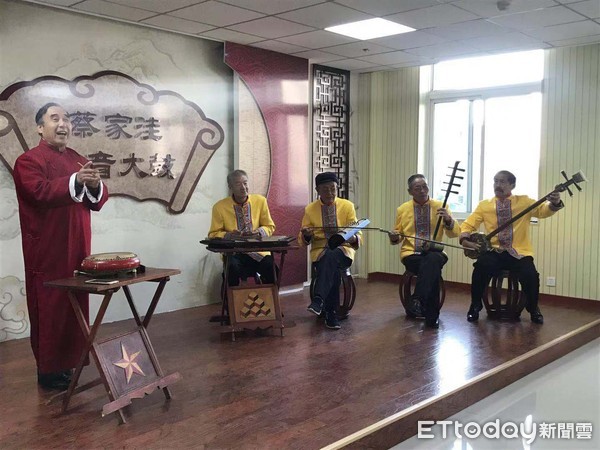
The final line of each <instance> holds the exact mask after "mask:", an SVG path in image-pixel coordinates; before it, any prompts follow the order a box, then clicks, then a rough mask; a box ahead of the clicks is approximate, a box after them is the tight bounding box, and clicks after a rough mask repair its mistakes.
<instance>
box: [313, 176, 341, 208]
mask: <svg viewBox="0 0 600 450" xmlns="http://www.w3.org/2000/svg"><path fill="white" fill-rule="evenodd" d="M337 187H338V185H337V183H336V182H335V181H329V182H328V183H323V184H320V185H318V186H317V194H319V198H320V199H321V201H322V202H323V203H325V204H326V205H331V204H332V203H333V202H335V198H336V197H337Z"/></svg>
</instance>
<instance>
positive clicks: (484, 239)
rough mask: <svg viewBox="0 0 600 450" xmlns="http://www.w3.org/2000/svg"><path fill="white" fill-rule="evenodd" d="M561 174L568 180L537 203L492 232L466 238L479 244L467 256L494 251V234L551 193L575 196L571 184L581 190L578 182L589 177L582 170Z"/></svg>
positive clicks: (538, 202)
mask: <svg viewBox="0 0 600 450" xmlns="http://www.w3.org/2000/svg"><path fill="white" fill-rule="evenodd" d="M561 175H562V176H563V177H565V179H566V180H567V181H565V182H564V183H560V184H557V185H556V186H555V187H554V189H553V190H552V192H550V193H548V194H546V195H545V196H544V197H542V198H540V199H539V200H538V201H536V202H535V203H533V204H532V205H531V206H528V207H527V208H525V209H524V210H523V211H521V212H520V213H519V214H517V215H516V216H515V217H513V218H512V219H510V220H509V221H508V222H506V223H503V224H502V225H501V226H499V227H498V228H496V229H495V230H494V231H492V232H491V233H488V234H484V233H471V235H470V236H469V237H468V238H466V239H467V240H468V241H470V242H474V243H476V244H478V245H479V249H478V250H475V249H470V250H465V256H468V257H469V258H471V259H477V258H479V257H480V256H481V255H483V254H484V253H486V252H489V251H492V250H493V248H492V242H491V239H492V238H493V237H494V236H496V235H497V234H498V233H500V232H501V231H502V230H504V229H506V228H508V227H509V226H511V225H512V224H513V223H515V222H516V221H517V220H519V219H520V218H521V217H523V216H524V215H525V214H527V213H529V211H532V210H534V209H535V208H537V207H538V206H540V205H541V204H542V203H544V202H545V201H546V199H547V198H548V196H549V195H551V194H553V193H555V192H564V191H567V192H568V193H569V195H570V196H571V197H572V196H573V192H571V190H570V189H569V186H571V185H574V186H575V187H576V188H577V190H579V191H581V187H579V184H578V183H582V182H584V181H587V178H586V177H585V175H584V174H583V172H582V171H579V172H577V173H576V174H574V175H573V176H572V177H571V179H569V178H568V177H567V174H566V173H565V172H564V171H562V172H561Z"/></svg>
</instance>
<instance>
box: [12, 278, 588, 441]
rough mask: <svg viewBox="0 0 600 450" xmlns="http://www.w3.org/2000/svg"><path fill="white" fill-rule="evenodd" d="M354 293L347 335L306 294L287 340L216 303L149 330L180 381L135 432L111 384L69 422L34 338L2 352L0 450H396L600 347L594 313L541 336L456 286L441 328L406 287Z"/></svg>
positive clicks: (564, 303)
mask: <svg viewBox="0 0 600 450" xmlns="http://www.w3.org/2000/svg"><path fill="white" fill-rule="evenodd" d="M357 290H358V296H357V300H356V304H355V307H354V309H353V310H352V313H351V316H350V318H349V319H348V320H346V321H343V322H342V329H341V330H339V331H332V330H328V329H326V328H325V326H324V324H323V322H322V321H320V320H319V319H317V318H316V317H315V316H313V315H311V314H310V313H308V312H306V306H307V305H308V288H305V289H304V290H303V291H302V292H298V293H292V294H288V295H284V296H282V298H281V299H282V310H283V312H284V314H285V317H284V320H285V323H286V329H285V336H284V337H280V336H279V333H278V332H275V333H272V334H270V333H268V332H267V333H254V332H250V333H244V334H238V335H237V340H236V342H231V339H230V334H223V333H222V331H224V330H222V329H221V327H220V326H219V325H218V324H215V323H209V318H210V317H211V316H212V315H215V314H217V313H218V312H219V311H220V306H218V305H209V306H203V307H198V308H192V309H187V310H181V311H175V312H172V313H165V314H158V315H155V316H154V318H153V320H152V323H151V324H150V326H149V329H148V331H149V334H150V338H151V339H152V342H153V344H154V348H155V350H156V352H157V354H158V357H159V359H160V363H161V366H162V368H163V370H165V371H166V372H171V371H179V372H180V373H181V375H182V377H183V379H182V380H181V381H180V382H178V383H177V384H174V385H173V386H172V388H171V392H172V393H173V395H174V398H173V400H171V401H170V402H166V401H165V398H164V396H163V395H161V394H159V393H156V394H153V395H151V396H147V397H145V398H143V399H139V400H134V401H133V404H132V405H130V406H129V407H127V408H126V409H125V415H126V417H127V420H128V423H127V424H125V425H118V422H117V418H116V417H115V416H114V415H109V416H106V417H104V418H102V417H101V414H100V413H101V410H102V405H104V404H105V403H106V402H107V397H106V393H105V391H104V389H103V388H102V387H101V386H98V387H96V388H94V389H91V390H89V391H86V392H84V393H81V394H79V395H77V396H75V397H74V399H73V401H72V404H71V407H70V409H69V411H68V412H67V413H66V414H64V415H63V414H61V413H60V405H59V404H52V405H47V404H46V403H47V400H48V399H49V398H50V397H51V396H52V395H53V394H52V393H47V392H44V391H43V390H41V389H39V388H38V387H37V384H36V373H35V362H34V360H33V355H32V353H31V349H30V347H29V340H28V339H22V340H18V341H8V342H4V343H0V398H2V410H1V421H0V423H1V426H0V444H1V447H2V448H3V449H13V448H14V449H17V448H18V449H22V448H28V449H29V448H49V447H60V448H98V447H103V448H114V447H120V448H123V447H125V448H206V449H303V450H306V449H318V448H322V447H329V448H339V447H343V446H348V447H349V448H361V449H364V448H389V447H391V446H393V445H394V444H396V443H398V442H401V441H402V440H404V439H407V438H409V437H411V436H412V435H414V434H416V429H417V428H416V427H417V424H416V423H417V420H419V419H426V420H441V419H444V418H446V417H448V416H450V415H452V414H454V413H456V412H457V411H460V410H461V409H463V408H465V407H467V406H469V405H471V404H473V403H474V402H476V401H478V400H480V399H482V398H484V397H485V396H487V395H489V394H491V393H493V392H495V391H497V390H499V389H501V388H502V387H504V386H506V385H508V384H509V383H511V382H513V381H516V380H517V379H519V378H521V377H523V376H524V375H526V374H528V373H530V372H532V371H534V370H536V369H537V368H539V367H541V366H543V365H545V364H547V363H549V362H550V361H553V360H555V359H557V358H559V357H560V356H562V355H564V354H566V353H568V352H570V351H572V350H573V349H575V348H578V347H580V346H581V345H583V344H585V343H587V342H589V341H591V340H593V339H595V338H597V337H599V336H600V302H595V301H584V300H577V299H558V298H553V299H549V300H547V299H544V300H542V301H541V304H540V306H541V310H542V312H543V314H544V317H545V320H546V323H545V324H544V325H536V324H533V323H531V322H530V321H529V317H528V314H524V315H523V319H522V321H521V322H498V321H492V320H487V319H486V317H485V313H482V315H481V319H480V320H479V322H478V323H474V324H472V323H468V322H467V321H466V311H467V308H468V304H469V296H468V293H467V292H466V291H465V290H464V289H461V288H460V287H456V286H454V287H453V286H449V287H448V291H447V296H446V303H445V305H444V308H443V310H442V315H441V321H440V322H441V323H440V328H439V329H438V330H432V329H429V328H425V327H424V323H423V322H422V321H420V320H413V319H407V318H406V317H405V315H404V312H403V309H402V307H401V305H400V301H399V298H398V285H397V284H396V283H390V282H383V281H376V282H366V281H365V280H357ZM118 295H122V294H118ZM123 300H124V299H123ZM168 301H169V292H168V287H167V290H166V291H165V294H164V299H163V303H164V304H166V303H168ZM131 323H132V322H116V323H112V324H106V325H104V326H103V327H102V328H101V333H100V334H105V335H114V334H116V333H117V332H119V331H120V330H126V329H129V328H131ZM95 370H96V369H95V368H94V367H93V366H92V367H88V368H86V369H85V370H84V372H83V375H82V382H86V381H90V380H92V379H94V378H95V377H96V373H95ZM134 376H136V375H135V374H134Z"/></svg>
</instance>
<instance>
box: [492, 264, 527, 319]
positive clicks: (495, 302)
mask: <svg viewBox="0 0 600 450" xmlns="http://www.w3.org/2000/svg"><path fill="white" fill-rule="evenodd" d="M504 280H506V281H507V285H508V286H507V288H503V287H502V285H503V283H504ZM483 304H484V305H485V309H486V311H487V313H488V316H489V317H490V318H492V319H502V320H518V319H519V317H520V316H521V312H522V311H523V309H524V308H525V305H526V304H527V297H526V296H525V294H524V293H523V292H522V291H521V290H520V289H519V278H518V276H517V273H516V272H510V271H508V270H501V271H500V272H498V273H496V274H494V276H493V277H492V280H491V282H490V285H489V286H488V287H486V289H485V292H484V294H483Z"/></svg>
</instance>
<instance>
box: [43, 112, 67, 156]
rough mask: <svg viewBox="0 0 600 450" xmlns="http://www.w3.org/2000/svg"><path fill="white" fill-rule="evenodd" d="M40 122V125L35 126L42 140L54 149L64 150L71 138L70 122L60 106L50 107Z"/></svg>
mask: <svg viewBox="0 0 600 450" xmlns="http://www.w3.org/2000/svg"><path fill="white" fill-rule="evenodd" d="M42 120H43V122H42V124H41V125H38V126H37V127H38V133H39V134H41V135H42V138H43V139H44V140H45V141H46V142H47V143H48V144H50V145H52V146H54V147H57V148H59V149H63V148H65V147H66V146H67V141H68V140H69V137H70V136H71V120H70V119H69V117H68V116H67V112H66V111H65V110H64V109H62V108H61V107H60V106H51V107H50V108H48V111H46V114H44V115H43V116H42Z"/></svg>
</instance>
